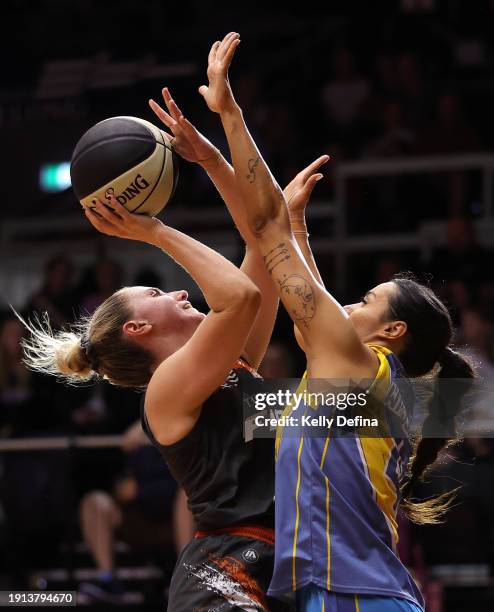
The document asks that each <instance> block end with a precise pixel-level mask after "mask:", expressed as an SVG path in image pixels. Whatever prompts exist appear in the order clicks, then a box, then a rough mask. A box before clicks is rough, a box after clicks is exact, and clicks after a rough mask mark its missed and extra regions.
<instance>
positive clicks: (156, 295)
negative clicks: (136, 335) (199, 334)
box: [123, 287, 206, 333]
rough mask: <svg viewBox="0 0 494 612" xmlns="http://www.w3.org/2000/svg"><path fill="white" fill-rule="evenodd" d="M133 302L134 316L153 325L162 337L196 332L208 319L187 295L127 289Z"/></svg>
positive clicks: (149, 289) (183, 292)
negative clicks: (172, 333) (205, 319)
mask: <svg viewBox="0 0 494 612" xmlns="http://www.w3.org/2000/svg"><path fill="white" fill-rule="evenodd" d="M123 291H125V292H126V294H127V295H128V297H129V298H130V300H131V304H132V309H133V316H134V317H135V318H138V319H142V320H145V321H147V322H148V323H151V324H152V325H153V329H154V331H157V332H159V333H170V332H184V331H192V332H193V331H194V330H195V328H196V327H197V325H198V324H199V323H200V322H201V321H202V320H203V319H204V317H205V316H206V315H205V314H203V313H202V312H199V311H198V310H197V309H196V308H194V307H193V306H192V304H191V303H190V302H189V301H188V299H187V298H188V294H187V291H184V290H182V291H170V292H168V293H165V292H164V291H162V290H161V289H158V288H156V287H127V288H126V289H123Z"/></svg>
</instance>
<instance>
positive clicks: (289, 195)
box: [283, 155, 329, 219]
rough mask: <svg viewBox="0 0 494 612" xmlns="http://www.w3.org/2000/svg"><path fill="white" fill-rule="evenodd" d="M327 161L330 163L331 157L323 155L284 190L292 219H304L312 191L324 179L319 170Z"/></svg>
mask: <svg viewBox="0 0 494 612" xmlns="http://www.w3.org/2000/svg"><path fill="white" fill-rule="evenodd" d="M327 161H329V155H321V157H318V158H317V159H316V160H315V161H313V162H312V163H311V164H309V165H308V166H307V167H306V168H304V169H303V170H301V171H300V172H299V173H298V174H297V175H296V176H295V178H294V179H293V180H292V181H291V182H290V183H288V185H287V186H286V187H285V189H284V190H283V195H284V196H285V200H286V203H287V206H288V212H289V215H290V219H303V218H304V214H305V208H306V206H307V203H308V202H309V198H310V195H311V193H312V190H313V189H314V187H315V186H316V183H317V181H319V180H321V179H322V177H323V175H322V174H321V173H320V172H317V170H319V168H320V167H321V166H322V165H323V164H325V163H326V162H327Z"/></svg>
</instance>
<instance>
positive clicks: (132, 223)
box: [84, 197, 163, 244]
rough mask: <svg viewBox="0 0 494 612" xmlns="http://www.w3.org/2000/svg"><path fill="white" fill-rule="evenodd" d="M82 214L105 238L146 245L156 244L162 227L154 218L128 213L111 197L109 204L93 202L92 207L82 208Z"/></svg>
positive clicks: (98, 201)
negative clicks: (134, 241) (122, 239)
mask: <svg viewBox="0 0 494 612" xmlns="http://www.w3.org/2000/svg"><path fill="white" fill-rule="evenodd" d="M84 214H85V215H86V217H87V218H88V219H89V221H90V222H91V225H92V226H93V227H95V228H96V229H97V230H98V232H101V233H102V234H106V235H107V236H116V237H118V238H126V239H127V240H139V241H140V242H147V243H148V244H156V243H157V235H158V233H159V229H160V227H162V226H163V224H162V223H161V221H160V220H159V219H156V217H148V216H146V215H137V214H135V213H131V212H129V211H128V210H127V209H126V208H125V207H124V206H122V205H121V204H120V203H119V202H117V200H116V199H115V198H114V197H112V198H111V199H110V203H109V204H103V202H101V201H100V200H97V199H95V200H93V203H92V206H91V207H89V206H84Z"/></svg>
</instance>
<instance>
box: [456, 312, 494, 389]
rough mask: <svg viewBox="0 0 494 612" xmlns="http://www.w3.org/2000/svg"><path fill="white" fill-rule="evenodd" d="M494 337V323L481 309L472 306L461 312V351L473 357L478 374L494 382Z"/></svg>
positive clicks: (459, 340)
mask: <svg viewBox="0 0 494 612" xmlns="http://www.w3.org/2000/svg"><path fill="white" fill-rule="evenodd" d="M493 337H494V324H493V322H492V321H490V320H489V319H488V318H487V317H486V316H485V314H483V313H482V312H481V311H480V310H478V309H475V308H470V309H468V310H465V311H463V312H462V313H461V328H460V332H459V338H458V342H459V343H461V344H463V345H464V347H462V351H461V352H462V353H463V354H464V355H467V356H468V357H470V358H471V359H472V361H473V362H474V364H475V366H476V370H477V373H478V375H479V376H480V377H481V378H483V379H484V380H485V381H488V382H490V383H494V364H493V363H492V361H491V355H490V354H489V347H490V345H491V343H492V340H493Z"/></svg>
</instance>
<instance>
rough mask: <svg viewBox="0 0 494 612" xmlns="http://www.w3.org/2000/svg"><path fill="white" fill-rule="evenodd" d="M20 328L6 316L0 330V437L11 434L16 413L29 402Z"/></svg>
mask: <svg viewBox="0 0 494 612" xmlns="http://www.w3.org/2000/svg"><path fill="white" fill-rule="evenodd" d="M23 335H24V327H23V326H22V324H21V322H20V321H19V320H18V319H17V318H16V317H14V316H13V315H8V316H7V317H6V318H5V319H4V321H3V322H2V324H1V327H0V432H1V434H2V437H4V436H10V435H12V433H14V423H15V421H16V416H17V415H16V413H19V411H21V412H22V411H23V410H24V409H25V406H26V404H27V403H28V402H30V401H31V399H32V395H33V391H32V387H31V373H30V372H29V370H28V369H27V368H26V366H25V365H24V363H23V362H22V358H23V355H22V349H21V340H22V337H23Z"/></svg>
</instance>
